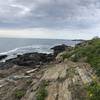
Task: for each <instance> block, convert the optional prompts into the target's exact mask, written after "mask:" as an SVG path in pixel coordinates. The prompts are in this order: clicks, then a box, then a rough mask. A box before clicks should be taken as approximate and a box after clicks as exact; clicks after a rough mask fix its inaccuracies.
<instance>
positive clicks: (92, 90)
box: [86, 82, 100, 100]
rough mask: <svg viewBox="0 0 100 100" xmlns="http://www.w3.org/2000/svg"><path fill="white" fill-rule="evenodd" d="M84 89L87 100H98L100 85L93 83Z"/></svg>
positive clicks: (99, 97) (99, 99) (99, 98)
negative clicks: (86, 92) (86, 93)
mask: <svg viewBox="0 0 100 100" xmlns="http://www.w3.org/2000/svg"><path fill="white" fill-rule="evenodd" d="M86 89H87V91H88V100H100V84H98V83H97V82H93V83H91V84H90V85H88V86H87V87H86Z"/></svg>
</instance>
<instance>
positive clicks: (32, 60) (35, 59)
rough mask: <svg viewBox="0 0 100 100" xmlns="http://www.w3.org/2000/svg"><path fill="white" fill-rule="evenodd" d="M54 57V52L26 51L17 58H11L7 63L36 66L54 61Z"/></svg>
mask: <svg viewBox="0 0 100 100" xmlns="http://www.w3.org/2000/svg"><path fill="white" fill-rule="evenodd" d="M53 59H54V57H53V55H52V54H45V53H37V52H34V53H26V54H23V55H18V56H17V57H16V58H13V59H9V60H7V61H6V63H8V62H9V63H13V64H16V65H19V66H35V65H43V64H45V63H49V62H51V61H53Z"/></svg>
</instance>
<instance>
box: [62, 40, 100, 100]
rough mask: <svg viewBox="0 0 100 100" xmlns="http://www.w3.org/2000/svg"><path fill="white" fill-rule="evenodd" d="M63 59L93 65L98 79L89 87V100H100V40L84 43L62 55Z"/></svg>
mask: <svg viewBox="0 0 100 100" xmlns="http://www.w3.org/2000/svg"><path fill="white" fill-rule="evenodd" d="M62 57H63V59H66V58H68V59H71V60H72V61H74V62H87V63H89V64H90V65H91V67H92V68H93V70H94V71H95V74H96V75H97V76H98V79H95V80H94V81H93V83H92V84H90V85H88V86H87V91H88V95H89V98H88V99H89V100H100V81H99V80H100V78H99V77H100V38H94V39H92V40H89V41H84V42H82V43H80V44H78V45H76V46H75V48H74V49H73V50H71V51H70V52H67V53H65V54H64V55H62Z"/></svg>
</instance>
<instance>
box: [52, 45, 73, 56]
mask: <svg viewBox="0 0 100 100" xmlns="http://www.w3.org/2000/svg"><path fill="white" fill-rule="evenodd" d="M51 49H52V50H53V51H54V56H57V55H58V54H59V53H61V52H63V51H65V50H66V51H70V50H71V49H72V47H71V46H67V45H65V44H62V45H58V46H54V47H53V48H51Z"/></svg>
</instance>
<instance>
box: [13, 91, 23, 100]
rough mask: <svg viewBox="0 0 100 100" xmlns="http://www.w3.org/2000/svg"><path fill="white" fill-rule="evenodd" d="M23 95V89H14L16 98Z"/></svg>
mask: <svg viewBox="0 0 100 100" xmlns="http://www.w3.org/2000/svg"><path fill="white" fill-rule="evenodd" d="M24 95H25V91H24V90H16V91H15V98H17V99H19V100H20V99H21V98H22V97H23V96H24Z"/></svg>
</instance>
